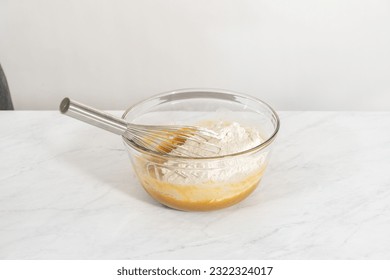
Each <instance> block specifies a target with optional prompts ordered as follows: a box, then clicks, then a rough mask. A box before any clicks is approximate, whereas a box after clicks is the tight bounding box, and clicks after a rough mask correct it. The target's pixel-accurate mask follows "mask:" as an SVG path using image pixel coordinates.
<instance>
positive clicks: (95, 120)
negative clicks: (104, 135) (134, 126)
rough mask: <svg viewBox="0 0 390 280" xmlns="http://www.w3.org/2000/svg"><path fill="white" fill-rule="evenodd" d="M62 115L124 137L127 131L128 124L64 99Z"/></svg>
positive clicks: (61, 109)
mask: <svg viewBox="0 0 390 280" xmlns="http://www.w3.org/2000/svg"><path fill="white" fill-rule="evenodd" d="M60 111H61V113H63V114H65V115H67V116H70V117H72V118H75V119H78V120H80V121H83V122H86V123H89V124H91V125H94V126H97V127H99V128H102V129H105V130H108V131H110V132H113V133H115V134H119V135H122V134H123V133H124V132H125V131H126V129H127V122H126V121H125V120H123V119H121V118H118V117H116V116H113V115H110V114H107V113H106V112H104V111H101V110H98V109H95V108H92V107H89V106H87V105H84V104H82V103H80V102H77V101H74V100H71V99H69V98H67V97H66V98H64V99H63V100H62V102H61V104H60Z"/></svg>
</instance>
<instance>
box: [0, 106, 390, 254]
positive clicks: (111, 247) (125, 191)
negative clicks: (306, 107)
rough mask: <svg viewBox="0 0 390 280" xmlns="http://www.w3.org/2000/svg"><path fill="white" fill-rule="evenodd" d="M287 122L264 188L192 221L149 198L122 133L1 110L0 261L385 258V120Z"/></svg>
mask: <svg viewBox="0 0 390 280" xmlns="http://www.w3.org/2000/svg"><path fill="white" fill-rule="evenodd" d="M118 115H119V112H118ZM280 116H281V122H282V127H281V131H280V135H279V137H278V139H277V143H276V145H275V148H274V151H273V155H272V158H271V162H270V165H269V167H268V170H267V171H266V174H265V177H264V179H263V181H262V183H261V186H260V188H258V189H257V191H256V192H255V193H254V194H252V195H251V196H250V197H249V198H248V199H246V200H245V201H243V202H242V203H240V204H238V205H236V206H233V207H230V208H227V209H224V210H219V211H215V212H206V213H196V212H180V211H175V210H171V209H168V208H165V207H163V206H161V205H159V204H158V203H156V202H154V201H153V200H152V199H151V198H150V197H149V196H148V195H147V194H146V193H145V192H144V190H143V189H142V188H141V186H140V184H139V183H138V182H137V180H136V177H135V175H134V173H133V171H132V169H131V166H130V161H129V160H128V158H127V155H126V153H125V151H124V147H123V145H122V142H121V139H120V138H119V137H116V136H115V135H111V134H108V133H106V132H104V131H101V130H98V129H96V128H93V127H90V126H88V125H85V124H83V123H80V122H77V121H75V120H72V119H70V118H67V117H64V116H61V115H60V114H59V113H58V112H27V111H25V112H0V131H1V134H0V150H1V161H0V259H206V258H207V259H390V238H389V236H390V172H389V169H390V113H369V112H338V113H336V112H281V113H280Z"/></svg>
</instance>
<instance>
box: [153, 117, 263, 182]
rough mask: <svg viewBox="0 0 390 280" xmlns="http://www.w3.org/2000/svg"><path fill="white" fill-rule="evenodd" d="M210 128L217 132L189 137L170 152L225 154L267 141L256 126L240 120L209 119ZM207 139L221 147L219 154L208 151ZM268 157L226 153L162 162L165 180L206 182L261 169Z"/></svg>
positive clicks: (219, 180)
mask: <svg viewBox="0 0 390 280" xmlns="http://www.w3.org/2000/svg"><path fill="white" fill-rule="evenodd" d="M206 126H207V128H208V129H209V130H212V131H214V132H216V133H217V134H218V136H217V137H215V138H211V139H210V140H207V141H204V142H200V141H196V142H195V141H188V140H187V141H186V142H184V143H183V145H182V146H179V147H178V148H177V149H175V150H173V151H171V152H170V154H172V155H180V149H186V150H187V149H190V150H191V151H193V153H194V154H196V155H198V156H201V157H209V156H224V155H229V154H235V153H239V152H242V151H245V150H248V149H251V148H253V147H256V146H258V145H260V144H261V143H262V142H264V140H263V138H262V137H261V136H260V132H259V131H258V130H257V129H255V128H253V127H244V126H242V125H240V124H239V123H237V122H232V123H227V122H223V121H219V122H213V123H211V122H210V123H207V125H206ZM207 142H209V143H212V144H214V145H216V146H217V147H218V148H219V151H218V152H217V154H215V153H210V152H209V151H207V148H208V147H209V146H208V144H207ZM265 158H266V155H265V154H256V155H248V156H235V157H227V158H223V159H219V160H185V159H169V160H167V161H166V162H164V164H163V168H162V169H161V172H162V178H161V179H162V180H164V181H167V182H170V183H173V184H186V185H188V184H197V183H204V182H224V181H226V180H231V179H235V178H237V179H238V178H241V177H243V176H247V175H249V174H251V173H252V172H254V171H256V170H259V169H260V168H261V166H262V164H263V163H264V161H265Z"/></svg>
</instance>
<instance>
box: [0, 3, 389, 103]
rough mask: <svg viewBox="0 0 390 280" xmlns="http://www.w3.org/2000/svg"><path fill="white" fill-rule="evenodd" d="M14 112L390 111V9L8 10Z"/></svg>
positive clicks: (94, 6) (3, 21)
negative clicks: (198, 103)
mask: <svg viewBox="0 0 390 280" xmlns="http://www.w3.org/2000/svg"><path fill="white" fill-rule="evenodd" d="M0 63H1V64H2V65H3V68H4V71H5V72H6V75H7V78H8V82H9V85H10V88H11V93H12V95H13V101H14V105H15V107H16V109H56V108H57V106H58V104H59V102H60V100H61V99H62V97H64V96H70V97H73V98H74V99H78V100H80V101H83V102H87V103H90V104H93V105H94V106H98V107H100V108H103V109H124V108H125V107H127V106H128V105H129V104H131V103H133V102H136V101H139V100H141V99H143V98H145V97H148V96H151V95H154V94H157V93H160V92H163V91H167V90H173V89H178V88H188V87H213V88H225V89H230V90H235V91H239V92H243V93H248V94H251V95H256V96H258V97H260V98H261V99H263V100H265V101H267V102H269V103H271V104H272V105H274V107H275V108H276V109H279V110H390V1H388V0H318V1H313V0H296V1H289V0H269V1H261V0H257V1H255V0H235V1H232V0H191V1H190V0H99V1H96V0H63V1H61V0H0Z"/></svg>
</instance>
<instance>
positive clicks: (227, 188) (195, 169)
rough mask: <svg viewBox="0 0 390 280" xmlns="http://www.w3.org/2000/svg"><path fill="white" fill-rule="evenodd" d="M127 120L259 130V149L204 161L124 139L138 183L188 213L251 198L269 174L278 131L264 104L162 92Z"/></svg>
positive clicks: (202, 92)
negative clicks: (217, 123)
mask: <svg viewBox="0 0 390 280" xmlns="http://www.w3.org/2000/svg"><path fill="white" fill-rule="evenodd" d="M122 118H123V119H125V120H127V121H128V122H132V123H136V124H150V125H188V126H192V125H197V124H199V123H202V122H213V121H224V122H238V123H239V124H241V125H243V126H250V127H254V128H256V129H257V130H259V131H260V135H261V137H262V139H263V140H264V141H263V142H262V144H260V145H258V146H256V147H253V148H251V149H249V150H245V151H242V152H239V153H235V154H229V155H224V156H214V157H203V158H191V157H182V156H173V155H171V154H164V155H162V154H158V153H156V152H153V151H150V150H146V149H144V148H142V147H140V146H138V145H136V144H135V143H133V142H132V141H131V140H128V139H126V138H123V142H124V144H125V147H126V149H127V151H128V154H129V156H130V159H131V162H132V164H133V167H134V170H135V172H136V174H137V176H138V178H139V181H140V182H141V184H142V186H143V187H144V188H145V190H146V191H147V192H148V193H149V194H150V196H152V197H153V198H154V199H155V200H157V201H159V202H160V203H162V204H164V205H166V206H168V207H171V208H175V209H179V210H185V211H208V210H215V209H220V208H224V207H228V206H231V205H233V204H236V203H238V202H239V201H241V200H243V199H244V198H246V197H247V196H248V195H249V194H251V193H252V192H253V191H254V190H255V188H256V187H257V185H258V184H259V182H260V180H261V178H262V176H263V174H264V170H265V168H266V166H267V163H268V160H269V156H270V151H271V146H272V143H273V142H274V140H275V137H276V135H277V133H278V130H279V118H278V116H277V114H276V112H275V111H274V110H273V109H272V108H271V107H270V106H269V105H267V104H266V103H264V102H263V101H261V100H259V99H257V98H254V97H250V96H247V95H243V94H239V93H235V92H228V91H224V90H212V89H186V90H177V91H171V92H167V93H163V94H160V95H157V96H154V97H152V98H150V99H147V100H145V101H142V102H140V103H138V104H136V105H134V106H132V107H130V108H129V109H128V110H127V111H126V112H125V113H124V114H123V116H122ZM178 177H181V178H178Z"/></svg>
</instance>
